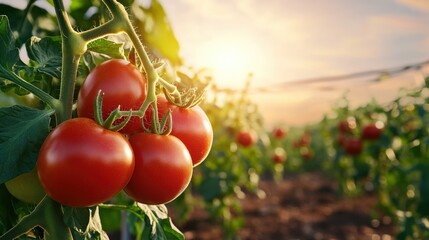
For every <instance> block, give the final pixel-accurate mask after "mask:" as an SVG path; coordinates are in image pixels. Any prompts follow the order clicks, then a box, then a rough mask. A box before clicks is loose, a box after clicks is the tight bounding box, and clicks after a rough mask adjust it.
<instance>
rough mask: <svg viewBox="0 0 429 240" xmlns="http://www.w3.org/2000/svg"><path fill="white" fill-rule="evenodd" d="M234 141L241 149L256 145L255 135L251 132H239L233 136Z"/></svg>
mask: <svg viewBox="0 0 429 240" xmlns="http://www.w3.org/2000/svg"><path fill="white" fill-rule="evenodd" d="M235 140H236V141H237V143H238V144H239V145H241V146H243V147H250V146H252V145H253V144H255V143H256V135H255V134H254V133H253V132H251V131H246V130H241V131H239V132H238V133H237V135H236V136H235Z"/></svg>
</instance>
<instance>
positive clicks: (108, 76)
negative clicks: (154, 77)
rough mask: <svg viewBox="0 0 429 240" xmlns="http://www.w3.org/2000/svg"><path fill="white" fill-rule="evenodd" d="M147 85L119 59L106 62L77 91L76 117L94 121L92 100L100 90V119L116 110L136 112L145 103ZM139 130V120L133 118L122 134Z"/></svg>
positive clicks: (129, 64)
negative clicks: (101, 116)
mask: <svg viewBox="0 0 429 240" xmlns="http://www.w3.org/2000/svg"><path fill="white" fill-rule="evenodd" d="M146 85H147V81H146V77H145V76H144V74H142V73H140V71H139V70H138V69H137V68H136V67H135V66H134V65H132V64H131V63H129V62H127V61H125V60H120V59H112V60H108V61H105V62H103V63H101V64H99V65H97V66H96V67H95V68H94V69H93V70H92V71H91V72H90V74H89V75H88V77H87V78H86V80H85V81H84V82H83V84H82V86H81V88H80V91H79V97H78V100H77V113H78V116H79V117H88V118H92V119H94V100H95V98H96V96H97V94H98V91H100V90H101V91H102V94H103V107H102V111H103V118H107V117H108V116H109V114H110V113H111V112H112V111H113V110H115V109H116V108H118V107H120V108H121V109H122V110H139V109H140V107H141V105H142V104H143V102H144V101H145V99H146V95H147V86H146ZM117 122H120V120H117ZM140 128H141V123H140V118H138V117H137V116H134V117H131V119H130V121H129V122H128V123H127V125H126V126H125V127H124V128H122V129H121V132H123V133H126V134H131V133H133V132H136V131H138V130H139V129H140Z"/></svg>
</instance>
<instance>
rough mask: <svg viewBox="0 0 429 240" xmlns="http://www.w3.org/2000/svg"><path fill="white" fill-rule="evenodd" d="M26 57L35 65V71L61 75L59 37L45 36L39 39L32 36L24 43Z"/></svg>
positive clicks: (56, 76) (53, 75)
mask: <svg viewBox="0 0 429 240" xmlns="http://www.w3.org/2000/svg"><path fill="white" fill-rule="evenodd" d="M25 47H26V49H27V54H28V57H29V58H30V59H31V60H33V61H35V62H36V63H37V65H36V66H35V67H34V68H35V69H34V70H35V71H37V72H41V73H45V74H47V75H49V76H52V77H55V78H58V79H59V78H60V77H61V59H62V56H61V52H62V49H61V37H60V36H56V37H45V38H43V39H40V38H38V37H32V38H31V39H30V40H29V41H27V43H26V44H25Z"/></svg>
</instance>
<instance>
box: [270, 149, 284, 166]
mask: <svg viewBox="0 0 429 240" xmlns="http://www.w3.org/2000/svg"><path fill="white" fill-rule="evenodd" d="M286 157H287V154H286V151H285V150H284V149H283V148H281V147H277V148H276V149H274V153H273V156H272V159H273V162H274V163H282V162H284V161H286Z"/></svg>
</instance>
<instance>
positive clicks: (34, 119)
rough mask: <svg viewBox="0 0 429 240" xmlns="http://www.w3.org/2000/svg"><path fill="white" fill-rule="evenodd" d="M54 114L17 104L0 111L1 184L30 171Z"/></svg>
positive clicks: (51, 111)
mask: <svg viewBox="0 0 429 240" xmlns="http://www.w3.org/2000/svg"><path fill="white" fill-rule="evenodd" d="M53 113H54V110H38V109H34V108H29V107H25V106H20V105H15V106H12V107H8V108H0V158H1V159H0V183H4V182H6V181H7V180H10V179H12V178H14V177H16V176H18V175H20V174H22V173H25V172H29V171H30V170H31V169H33V167H34V166H35V163H36V161H37V156H38V154H39V150H40V147H41V146H42V143H43V141H44V139H45V138H46V136H47V135H48V134H49V122H50V116H51V115H52V114H53Z"/></svg>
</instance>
